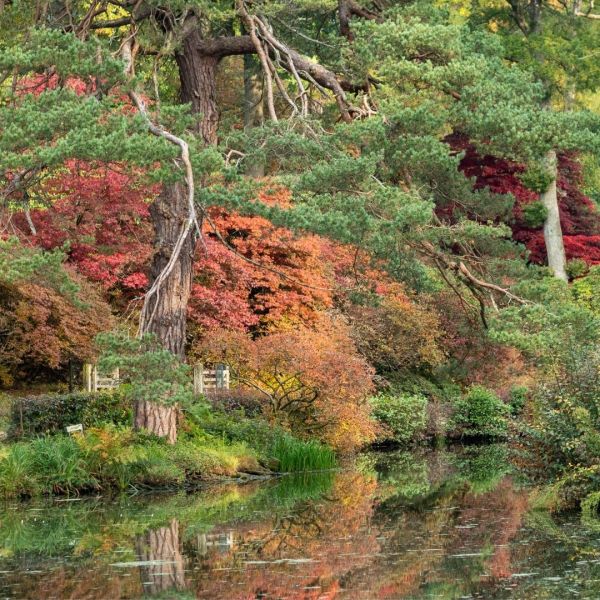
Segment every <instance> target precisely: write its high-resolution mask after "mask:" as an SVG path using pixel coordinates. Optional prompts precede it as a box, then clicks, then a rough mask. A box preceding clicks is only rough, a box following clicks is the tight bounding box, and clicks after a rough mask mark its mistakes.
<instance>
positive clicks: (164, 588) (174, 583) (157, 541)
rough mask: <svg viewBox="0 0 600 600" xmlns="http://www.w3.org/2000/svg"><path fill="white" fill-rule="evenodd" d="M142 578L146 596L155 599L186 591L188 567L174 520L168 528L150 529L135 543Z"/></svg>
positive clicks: (177, 524) (177, 523)
mask: <svg viewBox="0 0 600 600" xmlns="http://www.w3.org/2000/svg"><path fill="white" fill-rule="evenodd" d="M135 546H136V551H137V556H138V560H139V561H141V562H143V563H147V564H146V565H143V566H140V576H141V579H142V584H143V586H144V592H145V594H148V595H151V596H155V595H161V594H164V593H165V592H169V591H174V590H184V589H185V588H186V581H185V564H184V560H183V556H182V555H181V550H180V540H179V522H178V521H177V520H176V519H173V520H172V521H171V523H170V524H169V525H168V526H167V527H161V528H159V529H151V530H149V531H147V532H146V533H144V534H143V535H138V536H137V538H136V541H135Z"/></svg>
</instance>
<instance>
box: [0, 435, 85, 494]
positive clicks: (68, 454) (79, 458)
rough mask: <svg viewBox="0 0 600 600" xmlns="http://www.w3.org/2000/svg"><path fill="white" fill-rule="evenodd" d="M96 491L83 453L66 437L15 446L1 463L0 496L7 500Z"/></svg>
mask: <svg viewBox="0 0 600 600" xmlns="http://www.w3.org/2000/svg"><path fill="white" fill-rule="evenodd" d="M95 487H97V482H96V480H95V478H94V477H93V476H92V475H91V473H90V472H89V470H88V468H87V465H86V462H85V454H84V452H83V451H82V450H81V449H80V447H79V446H78V444H77V442H76V441H75V440H74V439H73V438H68V437H66V436H62V435H61V436H55V437H45V438H39V439H36V440H33V441H31V442H26V443H24V442H21V443H18V444H15V445H14V446H12V447H11V448H10V450H9V452H8V454H7V456H6V457H4V458H3V459H2V460H0V494H1V495H3V496H5V497H12V496H33V495H36V494H39V493H42V494H55V493H56V494H72V493H78V492H79V491H82V490H87V489H93V488H95Z"/></svg>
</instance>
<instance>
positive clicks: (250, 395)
mask: <svg viewBox="0 0 600 600" xmlns="http://www.w3.org/2000/svg"><path fill="white" fill-rule="evenodd" d="M206 398H207V400H208V401H209V402H210V404H211V405H212V406H213V407H214V408H216V409H217V410H221V411H223V412H226V413H233V412H236V411H243V413H244V414H245V415H246V416H248V417H254V416H257V415H259V414H260V413H261V411H262V410H263V409H264V405H265V396H264V394H261V393H260V392H257V391H256V390H252V389H250V388H247V387H240V386H238V387H234V388H230V389H228V390H226V389H217V390H211V391H210V392H209V393H208V394H207V395H206Z"/></svg>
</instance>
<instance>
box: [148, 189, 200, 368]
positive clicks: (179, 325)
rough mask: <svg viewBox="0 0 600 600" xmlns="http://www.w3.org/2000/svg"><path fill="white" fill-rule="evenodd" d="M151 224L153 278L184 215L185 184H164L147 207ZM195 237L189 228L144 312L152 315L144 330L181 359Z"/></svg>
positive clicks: (183, 347)
mask: <svg viewBox="0 0 600 600" xmlns="http://www.w3.org/2000/svg"><path fill="white" fill-rule="evenodd" d="M150 216H151V218H152V224H153V226H154V256H153V258H152V266H151V270H150V275H151V280H152V281H154V280H155V279H156V278H157V277H158V276H159V274H160V273H161V272H162V270H163V269H164V267H165V265H166V264H167V263H168V261H169V259H170V257H171V252H172V251H173V247H174V246H175V243H176V242H177V239H178V238H179V235H180V232H181V230H182V228H183V225H184V223H185V221H186V219H187V218H188V201H187V191H186V187H185V184H183V183H175V184H172V185H169V186H166V187H165V189H164V190H163V192H162V193H161V194H160V195H159V197H158V198H157V199H156V201H155V202H154V203H153V204H152V205H151V206H150ZM195 250H196V236H195V232H194V231H193V230H192V231H190V233H189V234H188V236H187V238H186V239H185V241H184V244H183V247H182V249H181V252H180V254H179V258H178V260H177V262H176V263H175V267H174V268H173V270H172V271H171V273H170V274H169V276H168V277H167V279H166V280H165V281H164V283H163V284H162V286H161V288H160V290H159V293H158V294H157V295H156V296H154V297H153V298H152V299H151V300H150V305H149V307H148V309H149V310H148V314H149V315H153V317H152V319H151V321H150V323H149V327H148V331H149V332H150V333H154V334H155V335H156V336H157V338H158V339H159V340H160V341H161V343H162V345H163V346H164V347H165V348H166V349H167V350H170V351H171V352H172V353H173V354H175V355H176V356H178V357H179V358H181V359H183V358H184V356H185V341H186V320H187V305H188V301H189V298H190V294H191V291H192V280H193V268H194V253H195Z"/></svg>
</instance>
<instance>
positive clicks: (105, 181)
mask: <svg viewBox="0 0 600 600" xmlns="http://www.w3.org/2000/svg"><path fill="white" fill-rule="evenodd" d="M157 192H158V189H157V188H156V187H148V186H144V184H143V181H142V178H141V177H139V176H137V175H136V174H132V173H123V172H122V171H121V170H120V167H119V165H92V164H88V163H84V162H78V161H70V162H69V163H68V164H66V165H65V168H64V170H62V171H61V172H60V173H59V174H57V175H55V176H53V177H52V178H50V179H48V180H46V181H45V182H44V183H43V186H42V189H41V192H40V193H41V195H42V197H43V198H44V199H45V200H46V203H47V204H48V206H51V210H48V209H46V208H43V209H42V208H40V209H35V210H32V211H31V218H32V220H33V223H34V224H35V227H36V229H37V235H36V236H35V237H33V236H31V235H30V232H29V227H28V224H27V221H26V219H25V217H24V215H23V214H17V215H16V217H15V223H16V225H17V226H18V228H19V230H20V231H21V233H22V236H23V237H26V238H27V239H28V240H29V241H30V242H34V243H36V244H37V245H39V246H41V247H43V248H45V249H51V248H57V247H62V246H64V245H65V244H68V250H67V254H68V259H69V262H70V263H71V264H73V265H74V266H75V268H76V269H77V270H78V271H79V272H80V273H81V274H83V275H84V276H85V277H87V278H88V279H90V280H92V281H96V282H98V283H99V284H100V285H101V286H102V287H103V289H104V290H105V292H106V293H107V295H109V296H110V297H111V298H112V300H113V302H114V301H116V303H117V307H118V308H121V309H122V308H123V307H124V304H125V303H126V302H127V301H128V300H131V299H132V298H134V297H135V296H138V295H139V294H140V292H142V291H143V290H144V289H145V288H146V286H147V283H148V278H147V275H146V273H147V269H148V266H149V264H150V258H151V256H152V227H151V224H150V222H149V211H148V206H149V203H150V202H151V201H152V199H153V198H154V197H155V195H156V193H157ZM260 197H261V200H262V201H265V202H271V203H277V204H280V205H285V204H287V203H289V191H287V190H285V189H283V188H276V187H274V188H269V189H265V191H264V192H262V193H261V195H260ZM212 217H213V221H214V223H215V224H216V227H217V229H218V231H219V233H220V234H221V236H222V237H223V238H224V239H225V240H226V241H227V243H228V244H229V245H230V246H231V247H233V248H235V250H236V251H237V252H238V253H239V254H240V255H242V256H244V257H246V258H248V259H250V260H252V261H254V262H255V263H259V264H260V265H262V266H263V267H264V268H261V267H257V266H255V265H252V264H250V263H249V262H247V261H245V260H244V259H242V258H240V256H236V254H234V253H233V252H231V250H229V249H228V248H226V247H225V246H224V245H223V244H222V243H221V241H219V240H218V239H217V236H216V235H215V233H214V232H213V231H212V230H211V228H210V226H209V225H205V231H204V234H205V236H204V240H205V244H204V245H202V244H200V245H199V248H198V255H197V260H196V265H195V270H196V277H195V282H194V287H193V291H192V298H191V302H190V306H189V316H190V319H191V321H192V323H194V324H196V326H197V327H199V328H201V329H210V328H214V327H219V326H227V327H232V328H236V329H242V330H246V329H249V328H253V329H256V328H261V329H264V328H268V327H270V326H272V325H273V324H275V323H278V322H280V321H281V320H282V319H285V320H291V321H295V322H303V323H308V322H310V321H312V320H314V318H315V315H316V313H317V312H318V311H320V310H323V309H326V308H328V307H330V306H331V304H332V298H331V293H330V291H329V287H330V282H329V280H328V267H327V265H326V264H325V263H324V262H323V260H322V258H321V241H320V240H319V238H317V237H315V236H303V237H299V236H296V235H294V234H293V233H292V232H291V231H288V230H285V229H281V228H277V227H274V226H273V225H271V224H270V223H269V222H268V221H267V220H265V219H263V218H260V217H242V216H240V215H236V214H231V213H227V212H226V211H224V210H219V209H215V210H213V211H212Z"/></svg>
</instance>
